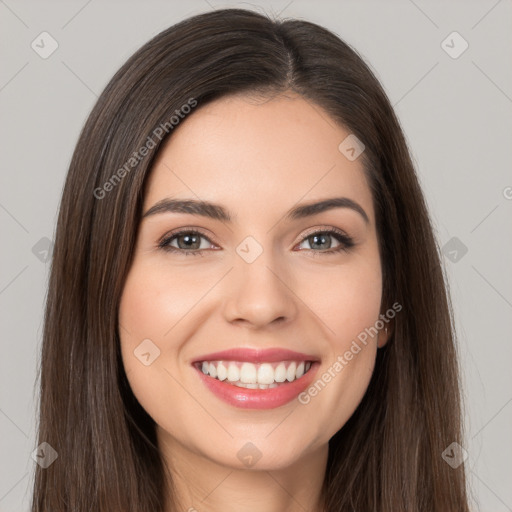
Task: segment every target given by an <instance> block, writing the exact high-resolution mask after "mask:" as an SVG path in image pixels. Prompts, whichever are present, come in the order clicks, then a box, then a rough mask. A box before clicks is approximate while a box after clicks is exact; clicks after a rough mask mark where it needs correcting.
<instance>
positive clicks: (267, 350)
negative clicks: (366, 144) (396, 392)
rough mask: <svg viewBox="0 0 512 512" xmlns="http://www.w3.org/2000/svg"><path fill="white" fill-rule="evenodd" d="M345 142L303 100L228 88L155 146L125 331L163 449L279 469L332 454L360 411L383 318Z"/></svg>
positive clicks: (364, 201)
mask: <svg viewBox="0 0 512 512" xmlns="http://www.w3.org/2000/svg"><path fill="white" fill-rule="evenodd" d="M349 135H350V133H349V132H348V131H346V130H344V129H343V128H342V127H340V126H339V125H337V124H335V122H334V121H333V119H332V118H330V117H329V116H328V115H327V113H326V112H325V111H324V110H322V109H321V108H320V107H319V106H317V105H315V104H312V103H310V102H309V101H306V100H304V99H303V98H302V97H300V96H297V95H294V94H290V95H288V96H283V95H280V96H276V97H273V98H271V99H267V100H265V101H262V100H255V99H251V98H249V97H244V96H236V97H235V96H232V97H229V98H223V99H220V100H217V101H215V102H213V103H211V104H209V105H206V106H204V107H202V108H200V109H197V111H195V112H193V113H191V114H189V116H188V118H186V119H185V120H182V121H181V124H180V125H179V126H178V127H177V128H175V129H174V132H173V134H172V136H171V138H170V139H169V141H168V142H167V144H166V145H165V146H164V147H163V149H162V150H161V151H160V154H159V155H158V158H157V160H156V162H155V165H154V168H153V170H152V173H151V174H150V176H149V178H148V183H147V189H146V195H145V197H144V206H143V214H146V213H148V212H149V213H148V215H146V216H143V218H142V220H141V223H140V226H139V231H138V235H137V243H136V249H135V254H134V259H133V263H132V266H131V269H130V271H129V275H128V277H127V280H126V283H125V287H124V290H123V294H122V299H121V304H120V327H119V333H120V339H121V350H122V358H123V363H124V368H125V371H126V373H127V377H128V380H129V382H130V385H131V388H132V390H133V393H134V394H135V396H136V397H137V399H138V401H139V402H140V404H141V405H142V407H143V408H144V409H145V410H146V411H147V412H148V414H149V415H150V416H151V417H152V418H153V419H154V420H155V422H156V424H157V432H158V438H159V441H160V442H162V443H165V444H166V445H167V446H169V447H179V448H180V449H181V450H186V451H188V452H190V454H191V456H192V454H193V457H201V458H203V459H208V461H209V463H212V462H213V463H220V464H222V465H225V466H230V467H237V468H244V467H251V466H252V465H255V466H256V467H258V468H261V469H277V468H285V467H288V466H291V465H292V464H295V463H297V462H299V461H300V459H302V458H303V457H309V456H313V454H314V453H317V454H318V453H320V452H321V453H323V454H324V455H325V453H326V449H327V448H326V447H327V442H328V440H329V439H330V438H331V437H332V436H333V435H334V434H335V433H336V432H337V431H338V430H339V429H340V428H341V427H342V426H343V425H344V424H345V423H346V421H347V420H348V419H349V418H350V416H351V415H352V414H353V412H354V410H355V409H356V407H357V405H358V404H359V402H360V401H361V399H362V397H363V395H364V393H365V391H366V389H367V386H368V384H369V381H370V377H371V374H372V371H373V368H374V362H375V356H376V350H377V347H378V346H382V345H383V344H384V343H385V341H386V339H385V332H384V331H383V330H381V331H380V332H379V334H378V335H375V336H368V335H367V336H366V343H361V341H359V342H358V343H357V345H358V346H359V350H357V349H355V346H354V343H353V342H354V340H355V341H357V340H358V339H359V340H361V339H362V338H364V335H363V336H362V333H365V332H366V333H368V331H365V329H368V328H371V327H372V326H374V325H375V323H376V322H377V320H378V319H379V314H380V313H381V309H380V307H381V294H382V276H381V264H380V258H379V250H378V245H377V236H376V235H377V234H376V230H375V229H376V228H375V217H374V210H373V206H372V196H371V193H370V189H369V186H368V183H367V182H366V179H365V176H364V174H363V167H362V162H361V158H355V157H356V156H357V153H358V151H359V150H360V149H362V148H361V147H360V146H357V144H356V146H354V143H353V140H352V139H351V138H350V139H348V140H346V141H345V142H344V143H343V144H341V143H342V142H343V141H344V140H345V139H346V138H347V137H348V136H349ZM340 144H341V148H340ZM351 147H353V148H354V151H352V150H351V149H350V148H351ZM336 198H345V199H344V200H341V201H339V202H338V203H336V204H337V205H336V204H335V203H331V205H330V206H331V207H326V208H323V207H318V208H314V207H311V208H309V209H305V208H304V207H305V206H306V205H312V204H315V203H322V202H324V201H326V200H329V199H336ZM171 200H172V201H188V202H189V203H188V206H183V205H182V206H179V205H177V203H175V206H174V207H173V206H172V204H171V203H170V202H168V203H165V201H171ZM196 202H201V203H200V204H197V203H196ZM206 203H212V204H215V205H216V206H208V205H207V204H206ZM201 204H202V206H201ZM155 205H159V207H158V208H153V207H154V206H155ZM194 212H195V213H194ZM291 212H296V213H295V214H294V215H293V214H291ZM297 212H298V213H297ZM191 231H192V233H191ZM330 231H334V232H331V233H329V232H330ZM178 232H179V233H178ZM326 232H327V233H326ZM358 336H359V338H358ZM219 352H225V353H224V354H219ZM348 352H350V353H351V354H352V356H350V355H347V353H348ZM342 361H343V362H342ZM336 363H338V364H336ZM203 369H204V371H205V372H206V373H204V372H203ZM307 369H309V370H308V371H306V372H305V373H304V374H303V372H304V371H305V370H307ZM315 391H316V392H315Z"/></svg>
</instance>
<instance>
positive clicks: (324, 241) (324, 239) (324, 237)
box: [311, 235, 331, 249]
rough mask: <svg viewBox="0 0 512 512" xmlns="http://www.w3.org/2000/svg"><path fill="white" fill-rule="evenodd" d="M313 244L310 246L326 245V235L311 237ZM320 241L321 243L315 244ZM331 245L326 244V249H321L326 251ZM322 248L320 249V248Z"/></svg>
mask: <svg viewBox="0 0 512 512" xmlns="http://www.w3.org/2000/svg"><path fill="white" fill-rule="evenodd" d="M312 238H313V240H314V242H313V244H311V245H317V244H318V245H322V244H325V243H326V239H327V235H313V237H312ZM319 239H320V240H321V242H317V240H319ZM330 245H331V244H328V247H323V249H328V248H329V247H330ZM321 248H322V247H321Z"/></svg>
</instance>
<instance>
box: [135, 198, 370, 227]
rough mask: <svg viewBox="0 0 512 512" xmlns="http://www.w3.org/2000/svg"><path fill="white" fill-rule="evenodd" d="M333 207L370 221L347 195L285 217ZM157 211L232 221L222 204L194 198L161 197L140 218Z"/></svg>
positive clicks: (303, 208)
mask: <svg viewBox="0 0 512 512" xmlns="http://www.w3.org/2000/svg"><path fill="white" fill-rule="evenodd" d="M334 208H350V209H351V210H354V211H355V212H357V213H359V214H360V215H361V217H363V219H364V221H365V222H366V224H369V222H370V219H369V218H368V215H367V214H366V212H365V211H364V209H363V208H362V206H361V205H359V203H356V202H355V201H354V200H352V199H350V198H348V197H332V198H329V199H324V200H322V201H318V202H314V203H308V204H302V205H300V206H296V207H294V208H292V209H291V210H289V211H288V212H287V214H286V216H285V219H288V220H297V219H303V218H306V217H311V216H313V215H318V214H319V213H322V212H325V211H327V210H332V209H334ZM158 213H188V214H190V215H200V216H202V217H208V218H210V219H214V220H220V221H222V222H232V221H233V217H232V216H231V215H230V213H229V212H228V210H226V209H225V208H224V207H223V206H221V205H219V204H215V203H210V202H208V201H198V200H195V199H171V198H165V199H162V200H160V201H158V202H157V203H156V204H154V205H153V206H152V207H151V208H150V209H149V210H148V211H147V212H146V213H144V215H143V216H142V218H145V217H149V216H151V215H156V214H158Z"/></svg>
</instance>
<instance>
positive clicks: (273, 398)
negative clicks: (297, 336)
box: [193, 349, 320, 409]
mask: <svg viewBox="0 0 512 512" xmlns="http://www.w3.org/2000/svg"><path fill="white" fill-rule="evenodd" d="M319 366H320V363H319V361H318V360H317V359H316V358H314V357H313V356H307V355H305V354H299V353H297V352H292V351H288V350H282V349H269V350H256V351H255V350H249V349H232V350H228V351H224V352H217V353H215V354H210V355H208V356H203V357H200V358H197V359H196V360H195V361H194V362H193V367H194V368H195V369H196V371H197V374H198V376H199V378H200V379H201V380H202V382H203V383H204V384H205V385H206V387H207V388H208V389H209V390H210V391H211V392H212V393H213V394H214V395H215V396H216V397H218V398H220V399H221V400H223V401H224V402H227V403H228V404H230V405H232V406H235V407H239V408H245V409H273V408H275V407H280V406H282V405H285V404H287V403H289V402H291V401H292V400H293V399H294V398H297V396H298V395H299V394H300V393H301V392H302V391H304V390H305V389H306V388H307V387H308V386H309V385H310V383H311V382H312V380H313V377H314V373H316V370H317V369H318V367H319Z"/></svg>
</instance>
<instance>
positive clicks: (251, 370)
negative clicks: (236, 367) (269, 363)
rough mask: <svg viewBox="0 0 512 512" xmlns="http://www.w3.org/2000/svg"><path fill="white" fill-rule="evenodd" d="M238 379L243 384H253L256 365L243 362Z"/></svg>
mask: <svg viewBox="0 0 512 512" xmlns="http://www.w3.org/2000/svg"><path fill="white" fill-rule="evenodd" d="M240 381H241V382H243V383H244V384H255V383H256V366H254V365H253V364H252V363H244V364H243V365H242V367H241V368H240Z"/></svg>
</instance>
